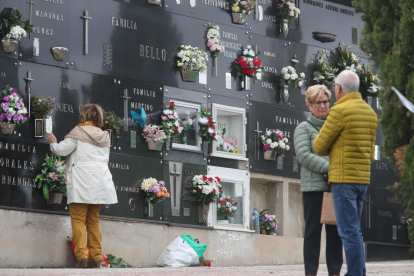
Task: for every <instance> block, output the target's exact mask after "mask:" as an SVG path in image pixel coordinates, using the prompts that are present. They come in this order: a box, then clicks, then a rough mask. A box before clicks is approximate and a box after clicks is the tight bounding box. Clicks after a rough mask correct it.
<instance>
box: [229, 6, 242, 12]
mask: <svg viewBox="0 0 414 276" xmlns="http://www.w3.org/2000/svg"><path fill="white" fill-rule="evenodd" d="M231 10H232V11H234V12H239V11H240V7H239V6H233V7H232V8H231Z"/></svg>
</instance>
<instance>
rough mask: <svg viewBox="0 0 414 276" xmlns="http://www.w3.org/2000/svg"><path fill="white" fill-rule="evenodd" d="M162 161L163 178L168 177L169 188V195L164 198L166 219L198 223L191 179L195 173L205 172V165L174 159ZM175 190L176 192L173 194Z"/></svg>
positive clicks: (183, 222)
mask: <svg viewBox="0 0 414 276" xmlns="http://www.w3.org/2000/svg"><path fill="white" fill-rule="evenodd" d="M164 163H165V164H164V179H169V187H170V189H169V190H171V193H170V194H171V197H170V198H166V199H165V200H164V216H165V218H166V220H167V221H168V222H170V223H178V224H190V225H199V220H198V207H197V206H198V205H197V202H196V201H195V197H194V195H193V193H192V188H193V183H192V179H193V177H194V176H195V175H197V174H205V173H206V166H200V165H197V164H190V163H183V162H175V161H164ZM165 183H167V181H166V182H165ZM167 185H168V184H167ZM174 185H175V186H176V188H174ZM175 191H177V192H176V193H175V194H174V195H173V192H175ZM169 201H170V202H169Z"/></svg>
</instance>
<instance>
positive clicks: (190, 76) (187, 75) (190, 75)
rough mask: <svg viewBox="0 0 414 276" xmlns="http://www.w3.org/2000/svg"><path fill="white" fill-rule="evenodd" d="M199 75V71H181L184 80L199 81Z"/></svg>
mask: <svg viewBox="0 0 414 276" xmlns="http://www.w3.org/2000/svg"><path fill="white" fill-rule="evenodd" d="M197 77H198V72H197V71H181V78H182V79H183V81H188V82H195V81H197Z"/></svg>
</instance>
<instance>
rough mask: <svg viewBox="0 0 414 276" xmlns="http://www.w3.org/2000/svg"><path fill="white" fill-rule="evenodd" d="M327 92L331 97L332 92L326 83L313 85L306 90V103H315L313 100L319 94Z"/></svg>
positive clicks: (329, 97)
mask: <svg viewBox="0 0 414 276" xmlns="http://www.w3.org/2000/svg"><path fill="white" fill-rule="evenodd" d="M323 94H325V95H326V96H328V99H331V92H330V91H329V90H328V88H326V86H325V85H312V86H311V87H309V88H308V90H306V99H305V101H306V103H313V101H314V100H315V99H316V97H318V96H319V95H323Z"/></svg>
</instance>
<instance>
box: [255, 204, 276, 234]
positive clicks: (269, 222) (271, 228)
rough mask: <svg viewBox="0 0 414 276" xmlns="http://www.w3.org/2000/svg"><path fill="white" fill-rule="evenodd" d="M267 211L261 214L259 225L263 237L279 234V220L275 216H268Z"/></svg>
mask: <svg viewBox="0 0 414 276" xmlns="http://www.w3.org/2000/svg"><path fill="white" fill-rule="evenodd" d="M267 210H268V209H265V210H262V211H260V213H259V225H260V230H261V232H262V234H263V235H274V236H276V234H277V219H276V216H275V215H269V214H267Z"/></svg>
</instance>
